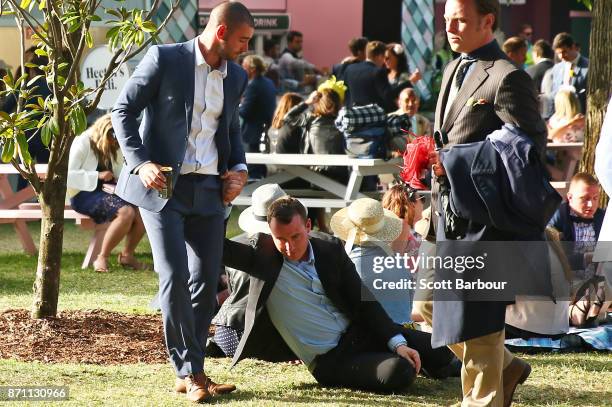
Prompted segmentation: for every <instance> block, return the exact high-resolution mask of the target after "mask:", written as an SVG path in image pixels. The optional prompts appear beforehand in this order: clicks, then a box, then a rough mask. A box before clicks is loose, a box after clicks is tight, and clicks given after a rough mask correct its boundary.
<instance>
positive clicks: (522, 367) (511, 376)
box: [503, 357, 531, 407]
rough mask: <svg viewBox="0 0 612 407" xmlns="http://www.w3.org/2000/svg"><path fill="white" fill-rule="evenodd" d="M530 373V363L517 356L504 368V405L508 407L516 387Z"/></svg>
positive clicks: (523, 381)
mask: <svg viewBox="0 0 612 407" xmlns="http://www.w3.org/2000/svg"><path fill="white" fill-rule="evenodd" d="M530 374H531V365H530V364H529V363H527V362H525V361H524V360H522V359H519V358H517V357H515V358H514V359H512V362H510V364H509V365H508V366H507V367H506V368H505V369H504V372H503V380H504V407H510V405H511V404H512V397H513V396H514V391H515V390H516V387H517V386H518V385H519V384H523V383H525V380H527V378H528V377H529V375H530Z"/></svg>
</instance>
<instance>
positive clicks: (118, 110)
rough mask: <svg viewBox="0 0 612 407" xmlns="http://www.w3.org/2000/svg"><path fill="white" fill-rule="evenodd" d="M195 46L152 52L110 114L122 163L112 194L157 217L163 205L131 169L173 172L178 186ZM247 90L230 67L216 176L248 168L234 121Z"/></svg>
mask: <svg viewBox="0 0 612 407" xmlns="http://www.w3.org/2000/svg"><path fill="white" fill-rule="evenodd" d="M196 42H197V38H195V39H193V40H191V41H187V42H183V43H179V44H170V45H157V46H153V47H151V48H150V49H149V51H148V52H147V54H146V55H145V56H144V58H143V59H142V61H141V62H140V64H138V67H137V68H136V70H135V71H134V73H133V74H132V77H131V78H130V79H129V81H128V82H127V83H126V85H125V86H124V88H123V90H122V91H121V94H120V95H119V98H118V99H117V102H116V103H115V107H114V108H113V110H112V121H113V128H114V130H115V135H116V137H117V140H118V141H119V145H120V146H121V151H122V152H123V156H124V157H125V162H126V165H125V166H124V167H123V170H122V171H121V174H120V176H119V180H118V182H117V187H116V189H115V193H116V194H117V195H119V196H120V197H121V198H123V199H124V200H125V201H127V202H130V203H132V204H134V205H136V206H139V207H142V208H144V209H147V210H149V211H153V212H159V211H161V209H162V208H163V207H164V206H165V205H166V202H167V200H166V199H162V198H160V197H159V194H158V192H157V191H156V190H154V189H147V188H146V187H144V186H143V184H142V182H141V181H140V178H139V177H138V175H137V174H135V173H134V169H135V168H136V167H138V166H139V165H141V164H143V163H144V162H146V161H152V162H154V163H157V164H160V165H163V166H169V167H172V169H173V180H172V181H173V184H176V181H177V179H178V175H179V173H180V169H181V166H182V164H183V159H184V157H185V150H186V148H187V139H188V137H189V132H190V131H191V119H192V113H193V95H194V77H195V47H196V46H197V43H196ZM246 85H247V74H246V72H245V71H244V70H243V69H242V68H241V67H240V66H238V65H237V64H235V63H233V62H230V61H228V62H227V76H226V77H225V79H224V80H223V111H222V112H221V116H220V117H219V127H218V128H217V132H216V133H215V145H216V147H217V153H218V167H217V170H218V172H219V174H223V173H224V172H225V171H227V170H228V169H231V168H233V167H234V166H236V165H238V164H245V163H246V159H245V155H244V149H243V147H242V143H241V140H240V124H239V121H238V104H239V103H240V97H241V95H242V93H243V92H244V89H245V88H246ZM201 91H202V92H204V89H202V90H201ZM143 110H144V114H143V116H142V121H141V123H140V125H139V123H138V117H139V115H140V113H141V112H142V111H143Z"/></svg>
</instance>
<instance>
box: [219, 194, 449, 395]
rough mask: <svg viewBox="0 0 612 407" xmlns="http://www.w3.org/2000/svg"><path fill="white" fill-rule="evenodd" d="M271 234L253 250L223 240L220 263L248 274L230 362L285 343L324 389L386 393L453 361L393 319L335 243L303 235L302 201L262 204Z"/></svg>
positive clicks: (261, 237) (305, 222)
mask: <svg viewBox="0 0 612 407" xmlns="http://www.w3.org/2000/svg"><path fill="white" fill-rule="evenodd" d="M267 222H268V224H269V226H270V232H271V235H266V234H259V235H258V236H257V242H256V243H255V245H254V247H251V246H249V245H245V244H241V243H238V242H233V241H230V240H228V239H226V240H225V245H224V254H223V259H224V263H225V265H226V266H229V267H233V268H236V269H239V270H243V271H245V272H247V273H249V274H250V275H251V289H250V292H249V300H248V305H247V310H246V317H245V319H246V321H245V330H244V334H243V336H242V339H241V341H240V344H239V345H238V349H237V351H236V354H235V355H234V360H233V364H235V363H237V362H238V361H240V360H241V359H244V358H248V357H255V358H257V357H258V355H259V353H260V351H261V349H263V348H270V346H271V344H273V343H278V344H279V345H278V346H283V345H284V344H286V345H287V346H289V348H290V349H291V350H292V351H293V352H294V353H295V354H296V355H297V356H298V357H299V358H300V359H301V360H302V361H303V362H304V364H305V365H306V366H307V367H308V370H309V371H310V372H311V373H312V375H313V376H314V378H315V379H316V380H317V381H318V382H319V383H320V384H322V385H324V386H341V387H350V388H356V389H362V390H370V391H381V392H390V391H396V390H399V389H402V388H405V387H408V386H409V385H410V384H411V383H412V382H413V381H414V378H415V377H416V375H417V374H418V372H419V370H420V369H421V363H422V364H423V368H424V370H425V371H427V372H428V373H429V374H430V375H431V376H441V375H443V373H442V372H444V370H445V369H446V368H447V366H448V364H449V362H450V361H451V358H452V355H451V353H450V352H449V351H448V349H446V348H440V349H436V350H433V349H431V345H430V335H429V334H426V333H423V332H418V331H412V330H408V329H405V328H402V327H401V326H399V325H396V324H394V323H393V322H392V321H391V319H390V318H389V317H388V316H387V314H386V313H385V311H384V310H383V308H382V307H381V306H380V304H379V303H378V302H376V301H375V300H374V299H373V297H371V295H370V294H369V291H368V290H367V289H366V288H365V287H364V286H363V284H362V282H361V279H360V278H359V275H358V274H357V272H356V270H355V266H354V264H353V262H352V261H351V259H350V258H349V257H348V256H347V254H346V252H345V251H344V247H343V245H342V243H341V242H340V241H339V240H336V239H334V240H332V241H324V240H321V239H318V238H314V237H310V238H309V236H308V233H309V232H310V229H311V224H310V220H309V219H308V218H307V216H306V210H305V208H304V206H303V205H302V204H301V203H300V202H299V201H298V200H296V199H293V198H290V197H283V198H279V199H278V200H276V201H274V202H273V203H272V205H271V206H270V208H269V209H268V215H267Z"/></svg>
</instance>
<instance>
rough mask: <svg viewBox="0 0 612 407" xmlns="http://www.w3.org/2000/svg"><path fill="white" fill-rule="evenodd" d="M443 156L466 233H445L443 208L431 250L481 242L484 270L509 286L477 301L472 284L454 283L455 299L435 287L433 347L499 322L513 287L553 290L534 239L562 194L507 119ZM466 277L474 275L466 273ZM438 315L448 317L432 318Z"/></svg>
mask: <svg viewBox="0 0 612 407" xmlns="http://www.w3.org/2000/svg"><path fill="white" fill-rule="evenodd" d="M440 159H441V161H442V163H443V165H444V168H445V169H446V173H447V179H448V181H449V183H450V188H451V194H450V202H451V209H452V211H453V212H454V213H455V214H456V215H457V216H459V217H461V218H463V219H467V220H468V222H467V227H466V231H465V237H464V238H463V239H461V241H449V240H447V239H446V236H445V233H444V216H440V217H439V218H438V228H437V236H436V238H437V239H436V240H437V245H436V256H439V257H441V258H446V256H452V257H455V258H456V257H457V256H459V255H470V256H478V255H481V253H482V250H483V247H486V248H487V249H486V250H487V252H488V253H489V254H490V256H489V257H488V258H487V261H486V263H485V264H486V270H487V273H489V272H490V273H494V275H495V276H499V277H502V278H504V280H505V281H509V282H510V286H511V287H512V288H510V289H507V290H505V291H504V293H503V297H504V299H500V301H481V298H482V297H478V295H476V296H470V295H471V294H470V292H469V290H468V292H465V293H464V292H462V291H460V290H458V291H457V295H458V300H459V301H449V300H448V299H449V298H448V296H444V295H443V294H442V293H441V292H440V290H436V291H434V302H436V307H434V309H435V311H434V318H433V335H432V346H434V347H438V346H443V345H449V344H453V343H458V342H463V341H466V340H469V339H472V338H478V337H481V336H483V335H488V334H490V333H493V332H497V331H500V330H502V329H504V318H505V312H506V305H507V304H508V303H509V302H510V300H509V298H510V297H511V295H517V294H518V295H537V296H541V295H544V296H547V295H550V294H551V293H552V286H551V283H550V281H551V280H550V265H549V260H548V256H543V255H542V254H543V250H544V249H546V253H548V248H547V246H546V245H545V244H544V243H542V244H538V243H534V242H538V241H542V242H543V240H544V228H545V227H546V224H547V223H548V220H549V219H550V217H551V216H552V214H553V213H554V211H555V210H556V209H557V207H558V205H559V202H560V201H561V197H560V196H559V194H558V193H557V192H556V191H555V190H554V189H553V188H552V186H551V185H550V183H549V182H548V180H547V178H546V173H545V171H544V170H543V168H542V165H541V162H540V157H539V152H538V150H537V147H536V145H535V143H534V142H533V141H532V140H531V139H530V138H528V137H527V136H526V135H525V134H524V133H522V132H521V131H520V130H518V129H517V128H516V127H514V126H509V125H504V126H503V128H502V130H498V131H496V132H494V133H492V134H491V135H489V136H488V138H487V139H486V140H485V141H480V142H474V143H468V144H457V145H454V146H452V147H451V148H450V149H449V150H447V151H445V150H442V152H441V154H440ZM439 207H440V208H441V206H439ZM520 241H524V242H527V243H523V244H521V243H518V242H520ZM491 242H493V243H491ZM495 242H497V244H495ZM487 244H488V245H487ZM483 245H487V246H483ZM441 272H443V270H440V269H439V268H438V267H437V268H436V274H437V275H436V278H442V277H444V276H447V275H448V274H439V273H441ZM453 274H454V272H453ZM464 278H465V279H468V280H469V279H472V278H475V277H474V276H473V275H472V273H466V274H465V276H464ZM525 282H529V284H528V285H526V284H525ZM464 295H465V297H463V296H464ZM436 315H438V316H440V315H444V316H445V317H444V318H438V320H437V321H436Z"/></svg>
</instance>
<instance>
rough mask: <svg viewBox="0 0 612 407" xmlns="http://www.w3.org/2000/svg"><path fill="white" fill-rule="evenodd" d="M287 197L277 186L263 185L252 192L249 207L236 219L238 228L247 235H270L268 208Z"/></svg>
mask: <svg viewBox="0 0 612 407" xmlns="http://www.w3.org/2000/svg"><path fill="white" fill-rule="evenodd" d="M283 196H287V194H286V193H285V191H283V189H282V188H281V187H280V186H279V185H278V184H265V185H262V186H260V187H259V188H257V189H256V190H255V191H253V195H252V196H251V206H249V207H248V208H246V209H245V210H244V211H242V213H241V214H240V217H239V218H238V226H240V229H242V230H244V231H245V232H247V233H249V234H254V233H266V234H270V227H269V226H268V219H267V215H268V208H269V207H270V205H271V204H272V202H274V201H276V200H277V199H278V198H282V197H283Z"/></svg>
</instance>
